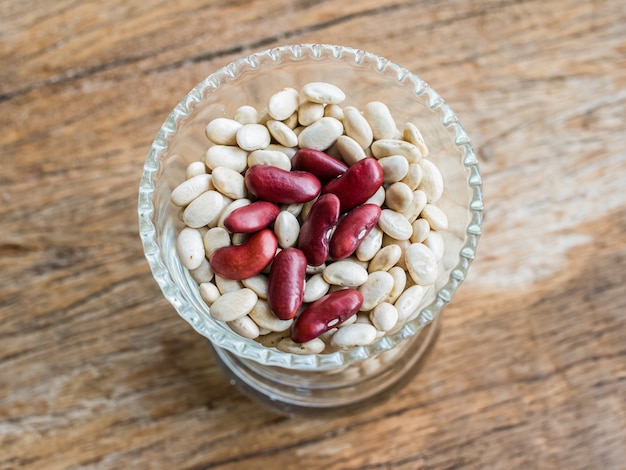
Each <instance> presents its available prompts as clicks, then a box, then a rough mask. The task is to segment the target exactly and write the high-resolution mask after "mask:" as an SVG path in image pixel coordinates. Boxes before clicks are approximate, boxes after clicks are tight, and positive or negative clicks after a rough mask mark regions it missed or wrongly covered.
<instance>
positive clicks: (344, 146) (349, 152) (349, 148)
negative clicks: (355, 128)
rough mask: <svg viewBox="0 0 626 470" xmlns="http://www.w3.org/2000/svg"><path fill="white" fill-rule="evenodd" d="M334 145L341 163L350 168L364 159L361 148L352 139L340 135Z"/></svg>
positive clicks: (363, 151)
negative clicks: (341, 159) (341, 160)
mask: <svg viewBox="0 0 626 470" xmlns="http://www.w3.org/2000/svg"><path fill="white" fill-rule="evenodd" d="M336 145H337V150H338V151H339V154H340V155H341V158H343V161H344V162H346V163H347V164H348V166H352V165H354V164H355V163H356V162H358V161H359V160H363V159H364V158H365V157H366V155H365V150H363V147H361V145H360V144H359V143H358V142H357V141H356V140H354V139H353V138H352V137H348V136H347V135H342V136H340V137H339V138H338V139H337V141H336Z"/></svg>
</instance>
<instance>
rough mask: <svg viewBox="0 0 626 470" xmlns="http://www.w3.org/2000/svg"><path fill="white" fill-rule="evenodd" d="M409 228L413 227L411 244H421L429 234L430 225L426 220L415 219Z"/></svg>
mask: <svg viewBox="0 0 626 470" xmlns="http://www.w3.org/2000/svg"><path fill="white" fill-rule="evenodd" d="M411 226H412V227H413V235H411V238H410V240H411V243H422V242H423V241H424V240H426V238H427V237H428V234H429V233H430V224H429V223H428V221H427V220H426V219H422V218H419V219H416V220H415V221H414V222H413V223H412V224H411Z"/></svg>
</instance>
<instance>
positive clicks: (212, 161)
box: [204, 145, 248, 173]
mask: <svg viewBox="0 0 626 470" xmlns="http://www.w3.org/2000/svg"><path fill="white" fill-rule="evenodd" d="M247 160H248V152H246V151H245V150H242V149H240V148H239V147H236V146H229V145H213V146H212V147H209V149H208V150H207V151H206V154H205V155H204V163H205V164H206V166H207V167H209V168H210V169H211V170H214V169H216V168H217V167H219V166H225V167H227V168H230V169H231V170H235V171H236V172H237V173H241V172H242V171H243V170H245V169H246V166H247Z"/></svg>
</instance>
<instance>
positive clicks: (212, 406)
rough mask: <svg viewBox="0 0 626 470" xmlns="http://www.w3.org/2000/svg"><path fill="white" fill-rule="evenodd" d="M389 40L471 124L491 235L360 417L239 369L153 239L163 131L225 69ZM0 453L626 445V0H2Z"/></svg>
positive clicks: (615, 464) (103, 456)
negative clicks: (386, 391)
mask: <svg viewBox="0 0 626 470" xmlns="http://www.w3.org/2000/svg"><path fill="white" fill-rule="evenodd" d="M304 42H329V43H336V44H344V45H350V46H355V47H359V48H363V49H366V50H370V51H373V52H376V53H379V54H381V55H383V56H385V57H387V58H389V59H391V60H393V61H395V62H398V63H401V64H402V65H404V66H405V67H407V68H409V69H411V70H412V71H414V72H416V73H418V74H419V75H420V76H421V77H422V78H424V79H425V80H427V81H428V82H429V83H431V84H432V85H433V86H434V87H435V88H436V89H437V91H438V92H439V93H440V94H441V95H442V96H444V97H445V98H446V99H447V101H448V102H449V103H450V104H451V106H452V107H453V109H454V110H455V111H456V113H457V114H458V115H459V116H460V118H461V119H462V121H463V122H464V125H465V127H466V129H467V131H468V133H469V134H470V136H471V137H472V139H473V143H474V146H475V147H476V149H477V151H478V153H479V156H480V164H481V171H482V174H483V177H484V193H485V199H486V212H485V226H484V236H483V238H482V239H481V242H480V247H479V257H478V258H477V260H476V262H475V263H474V265H473V266H472V268H471V272H470V276H469V279H468V280H467V281H466V282H465V284H464V285H463V286H462V288H461V289H460V291H459V293H458V295H457V296H456V297H455V298H454V300H453V302H452V303H451V304H450V305H449V306H448V308H447V309H446V315H445V318H444V325H443V331H442V334H441V337H440V339H439V342H438V344H437V346H436V348H435V351H434V354H433V356H432V358H431V359H430V361H429V362H428V363H427V365H426V367H425V369H424V370H423V371H422V373H421V374H420V375H419V376H417V377H415V379H414V380H412V381H411V383H410V384H409V385H408V386H407V387H406V388H404V389H402V391H401V392H399V393H398V394H397V395H395V396H394V397H393V398H392V399H391V400H389V401H388V402H386V403H385V404H383V405H380V406H378V407H375V408H372V409H368V410H364V411H362V412H360V413H357V414H354V415H352V416H349V417H343V418H337V419H312V420H306V419H295V418H286V417H281V416H277V415H275V414H273V413H271V412H269V411H267V410H265V409H262V408H260V407H259V406H257V405H256V404H254V403H252V402H250V401H249V400H248V399H247V398H245V397H244V396H243V395H241V394H240V393H239V392H238V391H236V390H235V389H234V388H232V386H231V385H230V384H229V382H228V380H227V379H226V378H225V376H223V375H222V374H221V372H220V371H219V370H218V369H217V366H216V364H215V362H214V360H213V359H212V357H211V356H210V355H209V353H208V349H207V344H206V341H205V340H204V339H203V338H202V337H201V336H200V335H198V334H196V333H195V332H194V331H193V330H192V329H191V328H190V327H189V325H188V324H187V323H185V322H184V321H183V320H182V319H181V318H180V317H179V316H178V315H177V314H176V313H175V311H174V309H173V308H172V307H171V306H170V304H169V303H167V302H166V301H165V299H164V298H163V296H162V295H161V293H160V291H159V288H158V286H157V285H156V283H155V282H154V280H153V279H152V276H151V274H150V272H149V269H148V265H147V263H146V261H145V259H144V255H143V252H142V249H141V244H140V241H139V237H138V229H137V216H136V200H137V187H138V182H139V176H140V173H141V168H142V165H143V162H144V159H145V156H146V153H147V151H148V148H149V146H150V144H151V141H152V139H153V137H154V135H155V133H156V131H157V129H158V128H159V127H160V125H161V123H162V122H163V120H164V119H165V117H166V115H167V113H168V112H169V111H170V109H171V108H173V106H174V105H175V104H176V103H177V102H178V100H179V99H180V98H181V97H182V96H183V95H184V94H185V93H186V92H187V91H188V90H189V89H191V88H192V86H194V85H195V84H196V83H197V82H199V81H200V80H202V79H203V78H204V77H205V76H206V75H208V74H209V73H211V72H212V71H214V70H215V69H216V68H218V67H220V66H222V65H225V64H227V63H229V62H230V61H231V60H233V59H235V58H237V57H239V56H241V55H244V54H247V53H249V52H252V51H257V50H261V49H265V48H268V47H271V46H274V45H280V44H285V43H304ZM0 60H1V64H2V65H1V67H0V129H1V132H0V157H1V161H2V169H1V173H0V184H1V201H2V202H1V205H0V220H1V222H0V345H1V346H0V468H1V469H15V468H28V469H60V468H63V469H95V468H97V469H113V468H115V469H117V468H125V469H127V468H132V469H137V468H167V469H196V468H219V469H235V468H237V469H257V468H258V469H263V468H267V469H269V468H282V469H291V468H294V469H303V468H305V469H306V468H328V469H382V468H394V469H395V468H398V469H421V468H424V469H427V468H428V469H433V468H437V469H444V468H445V469H450V468H493V469H509V468H524V469H534V468H550V469H551V468H555V469H624V468H626V300H625V299H626V297H625V296H624V287H623V286H624V284H626V237H625V233H626V193H625V190H626V150H625V149H626V133H625V132H624V128H625V119H624V118H625V116H626V8H625V7H624V3H623V2H622V1H620V0H605V1H582V2H581V1H579V0H555V1H552V2H545V1H537V0H522V1H494V0H481V1H479V2H464V1H460V0H437V1H403V0H400V1H393V0H378V1H373V0H364V1H360V2H344V1H339V0H328V1H323V2H289V1H286V0H285V1H274V2H260V1H241V2H228V1H224V0H222V1H215V2H208V1H205V2H202V1H189V2H156V1H146V0H124V1H121V0H118V1H114V2H104V1H102V2H98V1H94V0H91V1H85V2H75V1H70V0H58V1H54V2H48V1H24V0H5V1H3V2H2V3H1V4H0Z"/></svg>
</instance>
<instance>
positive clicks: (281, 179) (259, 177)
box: [244, 165, 322, 204]
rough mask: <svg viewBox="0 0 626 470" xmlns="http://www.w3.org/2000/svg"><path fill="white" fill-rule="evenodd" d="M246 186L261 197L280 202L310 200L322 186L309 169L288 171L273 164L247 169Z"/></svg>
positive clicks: (292, 202)
mask: <svg viewBox="0 0 626 470" xmlns="http://www.w3.org/2000/svg"><path fill="white" fill-rule="evenodd" d="M244 181H245V183H246V187H247V188H248V190H249V191H250V192H251V193H252V194H254V195H255V196H256V197H258V198H259V199H263V200H264V201H270V202H276V203H280V204H294V203H301V202H308V201H311V200H313V199H315V198H316V197H317V195H318V194H319V193H320V190H321V188H322V184H321V183H320V180H318V179H317V177H316V176H315V175H313V174H312V173H309V172H308V171H287V170H283V169H282V168H278V167H275V166H271V165H254V166H251V167H250V168H248V171H246V175H245V179H244Z"/></svg>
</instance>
